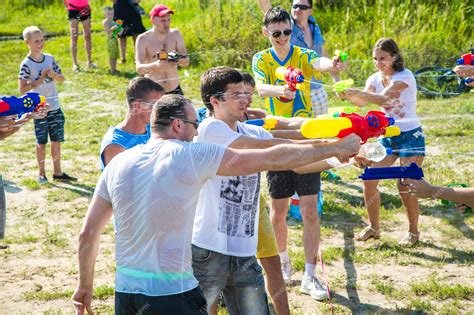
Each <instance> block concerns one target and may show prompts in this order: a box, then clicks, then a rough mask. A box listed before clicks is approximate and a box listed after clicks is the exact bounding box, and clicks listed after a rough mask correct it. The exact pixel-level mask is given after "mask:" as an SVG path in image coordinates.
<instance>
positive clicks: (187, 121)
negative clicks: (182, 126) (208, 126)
mask: <svg viewBox="0 0 474 315" xmlns="http://www.w3.org/2000/svg"><path fill="white" fill-rule="evenodd" d="M170 119H179V120H182V121H183V122H184V123H186V124H191V125H193V126H194V128H196V129H198V127H199V121H198V120H197V119H196V120H195V121H192V120H189V119H185V118H180V117H173V116H171V117H170Z"/></svg>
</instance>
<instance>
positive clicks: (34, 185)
mask: <svg viewBox="0 0 474 315" xmlns="http://www.w3.org/2000/svg"><path fill="white" fill-rule="evenodd" d="M20 185H22V186H24V187H26V188H27V189H29V190H39V189H41V185H40V184H39V183H38V181H37V180H34V179H31V178H25V179H23V180H22V181H21V182H20Z"/></svg>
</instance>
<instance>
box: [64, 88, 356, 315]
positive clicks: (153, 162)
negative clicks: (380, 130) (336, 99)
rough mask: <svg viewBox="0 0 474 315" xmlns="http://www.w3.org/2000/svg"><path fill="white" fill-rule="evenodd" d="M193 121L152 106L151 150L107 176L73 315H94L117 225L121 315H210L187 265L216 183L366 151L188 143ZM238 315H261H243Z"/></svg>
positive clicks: (167, 105)
mask: <svg viewBox="0 0 474 315" xmlns="http://www.w3.org/2000/svg"><path fill="white" fill-rule="evenodd" d="M238 92H240V91H239V90H236V91H232V93H231V94H232V95H230V96H229V95H227V94H226V95H219V97H221V96H222V97H224V98H227V97H229V98H230V99H233V98H234V97H237V96H240V95H239V94H238ZM234 93H235V94H234ZM213 97H214V96H213ZM232 111H233V110H232ZM196 120H197V116H196V112H195V110H194V108H193V104H192V102H191V101H190V100H189V99H187V98H185V97H184V96H181V95H165V96H163V97H162V98H161V99H160V100H158V102H156V104H155V105H154V106H153V110H152V116H151V121H150V122H151V125H152V132H151V139H150V141H149V142H148V143H146V144H143V145H139V146H135V147H134V148H132V149H129V150H127V151H125V152H123V153H122V154H119V155H118V156H117V157H115V158H114V159H113V160H112V161H111V162H110V163H109V165H108V166H107V167H106V168H105V169H104V172H103V173H102V175H101V177H100V178H99V180H98V183H97V185H96V190H95V192H94V196H93V198H92V201H91V204H90V205H89V209H88V211H87V214H86V218H85V221H84V225H83V227H82V229H81V233H80V237H79V246H78V259H79V268H78V270H79V276H78V278H79V284H78V286H77V289H76V290H75V292H74V295H73V297H72V302H73V304H74V307H75V309H76V313H77V314H84V313H85V311H86V310H87V312H88V313H90V314H92V312H93V311H92V308H91V303H92V298H93V283H94V266H95V261H96V258H97V254H98V252H99V244H100V236H101V233H102V231H103V230H104V228H105V226H106V225H107V223H108V221H109V220H110V218H111V217H112V215H113V216H114V225H115V242H116V246H115V249H116V250H115V252H116V254H115V257H116V268H115V270H116V271H115V313H116V314H132V313H133V314H134V313H137V310H138V313H141V312H146V313H147V314H158V315H159V314H206V313H207V312H206V300H205V299H204V298H203V296H202V293H201V291H200V289H199V283H198V281H197V280H196V278H195V273H194V274H193V268H192V266H193V265H194V264H193V265H192V262H191V252H192V249H191V238H192V234H193V224H194V217H195V210H196V206H197V203H198V198H199V200H201V197H200V194H201V193H202V189H201V188H203V186H204V185H205V184H206V183H207V182H208V181H209V180H211V179H214V178H216V177H217V176H233V177H237V176H244V175H250V174H255V173H258V172H261V171H264V170H281V169H285V168H287V167H290V168H296V167H301V166H304V165H306V164H310V163H312V162H314V161H318V160H321V159H326V158H329V157H331V156H335V155H337V156H338V157H340V158H341V159H346V158H348V157H349V156H351V155H353V154H355V153H357V152H358V151H359V148H360V138H359V137H358V136H356V135H350V136H348V137H346V138H344V139H341V140H340V141H338V142H336V143H333V144H327V143H322V144H306V145H299V144H298V145H296V144H282V145H279V146H275V147H273V148H267V149H261V150H245V149H243V150H236V149H232V148H224V147H223V146H220V145H217V144H208V143H191V141H192V140H193V137H194V136H197V135H198V132H197V130H196V129H195V128H194V126H193V125H194V122H196ZM233 184H234V186H235V183H233ZM203 189H205V188H203ZM229 193H230V194H231V195H233V197H232V198H234V199H237V198H240V195H239V194H234V193H232V192H229ZM214 219H216V218H213V217H208V218H206V220H214ZM222 228H224V229H226V226H222ZM248 231H251V227H250V226H249V227H248V230H247V229H244V230H241V231H240V230H234V232H235V233H236V234H239V235H241V234H246V233H248ZM207 258H209V257H207ZM205 260H206V259H204V261H205ZM228 262H229V264H230V265H231V267H232V268H235V269H237V268H238V269H239V271H240V272H242V273H246V272H250V273H251V270H249V269H251V268H253V267H255V268H256V266H255V265H252V266H251V265H250V264H249V265H237V261H236V260H235V259H232V260H231V259H229V261H228ZM193 267H194V266H193ZM223 267H224V266H218V267H217V268H216V269H221V270H222V269H224V268H223ZM233 280H235V281H238V279H233ZM237 287H239V286H238V284H237ZM240 289H241V290H242V291H243V290H244V288H240ZM252 293H253V292H252V290H250V291H249V292H246V294H245V297H246V298H249V299H251V300H249V301H247V303H248V304H251V303H252V301H254V299H255V297H256V293H254V294H252ZM238 297H239V298H242V297H241V296H238ZM266 310H268V308H267V309H266ZM238 313H239V314H259V313H256V312H247V311H245V310H238ZM262 313H265V314H268V311H263V312H262ZM231 314H234V313H231Z"/></svg>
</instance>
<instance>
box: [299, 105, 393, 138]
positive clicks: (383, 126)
mask: <svg viewBox="0 0 474 315" xmlns="http://www.w3.org/2000/svg"><path fill="white" fill-rule="evenodd" d="M394 123H395V120H394V119H393V118H392V117H387V116H386V114H385V113H383V112H380V111H370V112H368V113H367V114H366V115H365V116H361V115H359V114H356V113H351V114H346V113H340V114H339V117H322V118H313V119H308V120H306V121H305V122H304V123H303V124H302V125H301V134H302V135H303V136H304V137H306V138H334V137H337V138H342V137H345V136H347V135H350V134H351V133H355V134H356V135H358V136H359V137H360V138H361V140H362V143H365V142H366V141H367V140H368V139H369V138H377V137H379V136H382V135H383V136H385V137H393V136H398V135H400V128H398V127H397V126H393V124H394Z"/></svg>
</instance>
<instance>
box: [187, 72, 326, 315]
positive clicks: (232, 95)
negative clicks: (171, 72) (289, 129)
mask: <svg viewBox="0 0 474 315" xmlns="http://www.w3.org/2000/svg"><path fill="white" fill-rule="evenodd" d="M201 96H202V99H203V101H204V103H205V105H206V107H207V110H208V112H209V113H210V114H211V117H209V118H206V119H204V120H203V121H202V122H201V124H200V126H199V129H198V132H199V135H198V136H197V137H196V138H195V142H204V143H214V144H220V145H222V146H225V147H228V148H232V149H244V148H245V149H263V148H268V147H272V146H275V145H278V144H284V143H295V144H296V143H317V142H318V141H308V140H307V141H304V142H298V141H295V140H287V139H277V138H273V137H272V135H271V134H270V133H269V132H267V131H265V130H264V129H263V128H261V127H257V126H253V125H248V124H244V123H241V122H240V120H242V118H243V117H244V114H245V111H246V108H247V105H248V102H249V101H248V95H247V94H246V93H245V87H244V78H243V76H242V74H241V72H240V71H238V70H236V69H233V68H229V67H217V68H212V69H209V70H208V71H206V73H204V74H203V76H202V77H201ZM319 145H321V144H320V143H319ZM311 167H313V169H311ZM318 167H322V166H321V165H320V164H317V163H312V164H311V165H309V166H306V167H305V169H304V172H311V171H315V170H318V169H317V168H318ZM287 169H292V168H291V166H288V168H287ZM259 203H260V173H254V174H251V175H247V176H234V177H223V176H217V177H215V178H213V179H211V180H209V181H208V182H207V183H206V184H205V185H204V187H203V188H202V190H201V193H200V195H199V200H198V204H197V209H196V218H195V220H194V230H193V240H192V242H193V270H194V275H195V276H196V278H197V279H198V281H199V283H200V286H201V288H202V289H203V291H204V296H205V297H206V299H207V301H208V310H209V311H210V312H212V310H213V308H212V306H213V304H214V303H215V301H216V299H217V297H218V295H219V293H220V292H223V294H224V299H225V302H226V306H227V308H228V310H229V312H230V314H239V313H242V314H267V313H268V304H267V298H266V294H265V286H264V279H263V275H262V269H261V267H260V266H259V265H258V263H257V260H256V258H255V254H256V251H257V240H258V239H257V237H258V219H259ZM281 286H282V288H281V290H285V289H284V288H285V285H284V283H283V281H281ZM282 293H286V290H285V291H282ZM285 297H286V294H285ZM281 307H282V309H280V310H279V311H280V312H289V310H288V306H286V311H285V310H284V309H283V308H284V307H283V306H281Z"/></svg>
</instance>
